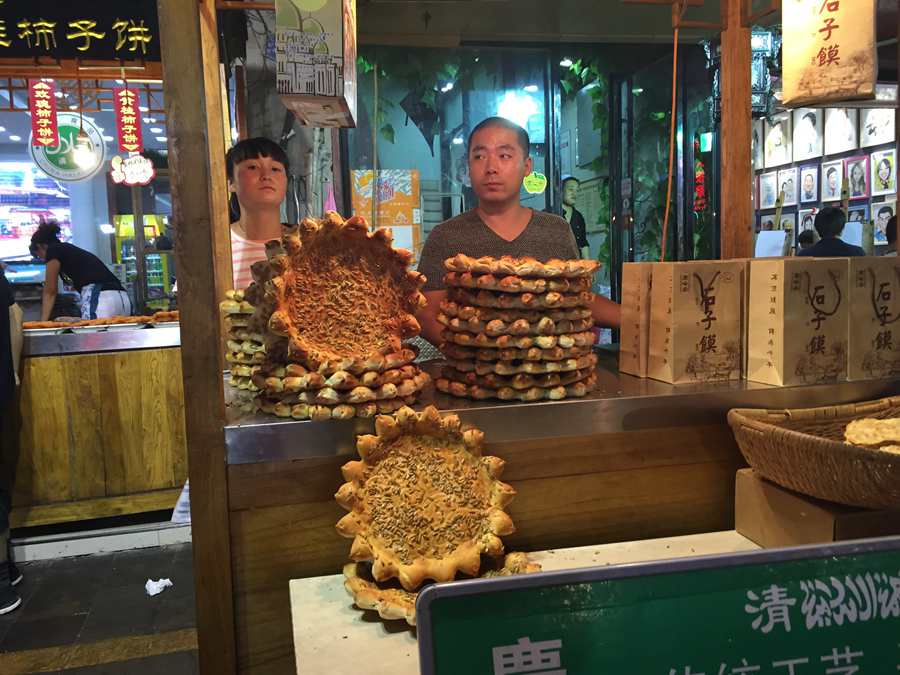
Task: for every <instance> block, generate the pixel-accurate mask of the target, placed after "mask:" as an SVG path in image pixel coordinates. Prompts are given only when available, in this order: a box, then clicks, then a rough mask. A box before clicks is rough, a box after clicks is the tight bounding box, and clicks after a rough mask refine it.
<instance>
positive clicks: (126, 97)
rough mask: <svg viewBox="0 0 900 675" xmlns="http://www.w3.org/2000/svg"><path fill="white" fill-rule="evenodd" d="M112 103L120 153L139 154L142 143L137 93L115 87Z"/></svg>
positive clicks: (134, 90)
mask: <svg viewBox="0 0 900 675" xmlns="http://www.w3.org/2000/svg"><path fill="white" fill-rule="evenodd" d="M113 101H114V102H115V105H116V129H117V131H118V132H119V150H120V151H121V152H141V151H142V150H143V149H144V143H143V140H142V137H141V119H140V114H141V113H140V109H139V107H138V92H137V90H136V89H129V88H128V87H115V88H114V89H113Z"/></svg>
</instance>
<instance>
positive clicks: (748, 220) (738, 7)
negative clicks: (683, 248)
mask: <svg viewBox="0 0 900 675" xmlns="http://www.w3.org/2000/svg"><path fill="white" fill-rule="evenodd" d="M743 4H744V3H743V1H742V0H722V67H721V71H720V73H721V81H722V84H721V88H722V126H721V157H722V163H721V166H722V179H721V195H722V199H721V207H720V211H719V213H720V217H719V221H720V223H721V230H720V232H721V235H720V241H721V250H722V259H723V260H724V259H727V258H749V257H750V256H752V255H753V227H752V219H753V214H752V211H751V202H750V194H751V192H750V191H751V185H752V183H751V179H752V168H751V158H750V29H749V28H745V27H744V26H743V25H742V5H743Z"/></svg>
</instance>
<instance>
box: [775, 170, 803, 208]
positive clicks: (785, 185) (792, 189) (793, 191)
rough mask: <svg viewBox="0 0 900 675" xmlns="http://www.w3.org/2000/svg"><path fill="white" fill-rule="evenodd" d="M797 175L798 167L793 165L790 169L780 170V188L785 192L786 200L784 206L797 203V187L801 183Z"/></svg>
mask: <svg viewBox="0 0 900 675" xmlns="http://www.w3.org/2000/svg"><path fill="white" fill-rule="evenodd" d="M799 182H800V181H799V178H798V177H797V167H795V166H792V167H791V168H790V169H780V170H779V171H778V189H779V190H780V191H781V192H782V193H784V201H783V202H782V203H781V205H782V206H796V205H797V192H798V190H797V188H798V183H799Z"/></svg>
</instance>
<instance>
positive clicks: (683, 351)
mask: <svg viewBox="0 0 900 675" xmlns="http://www.w3.org/2000/svg"><path fill="white" fill-rule="evenodd" d="M744 265H745V263H744V262H741V261H736V262H733V261H719V260H715V261H712V260H711V261H694V262H681V263H658V264H656V265H654V266H653V284H652V287H651V291H650V358H649V366H648V376H649V377H652V378H653V379H656V380H662V381H664V382H670V383H672V384H679V383H686V382H715V381H723V380H737V379H740V377H741V364H742V360H743V358H742V356H741V352H742V335H743V334H742V328H741V313H742V300H741V294H742V290H743V286H742V275H741V272H742V269H743V267H744Z"/></svg>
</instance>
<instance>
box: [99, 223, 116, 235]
mask: <svg viewBox="0 0 900 675" xmlns="http://www.w3.org/2000/svg"><path fill="white" fill-rule="evenodd" d="M100 231H101V232H102V233H103V234H115V233H116V228H114V227H113V226H112V225H110V224H109V223H101V224H100Z"/></svg>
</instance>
